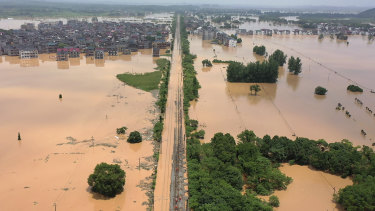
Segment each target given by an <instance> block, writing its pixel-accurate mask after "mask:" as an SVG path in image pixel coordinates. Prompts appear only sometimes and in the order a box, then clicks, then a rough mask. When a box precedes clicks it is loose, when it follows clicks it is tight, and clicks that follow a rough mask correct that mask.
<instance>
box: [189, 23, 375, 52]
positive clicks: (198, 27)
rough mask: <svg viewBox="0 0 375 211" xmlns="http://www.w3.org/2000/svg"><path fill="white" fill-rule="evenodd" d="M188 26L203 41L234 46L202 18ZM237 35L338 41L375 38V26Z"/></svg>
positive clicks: (242, 32)
mask: <svg viewBox="0 0 375 211" xmlns="http://www.w3.org/2000/svg"><path fill="white" fill-rule="evenodd" d="M232 20H233V16H232ZM187 22H188V26H189V27H190V33H192V34H198V35H201V36H202V39H203V40H214V42H215V43H218V44H223V45H226V46H231V45H234V40H235V39H233V38H232V37H231V36H229V35H227V34H225V33H224V32H221V31H219V30H218V29H217V28H216V27H214V26H212V25H211V24H210V22H208V21H205V20H204V19H202V18H197V17H194V16H192V17H190V18H189V19H188V21H187ZM236 34H240V35H266V36H272V35H290V34H294V35H336V36H337V38H338V39H345V38H347V35H366V36H369V37H370V36H371V37H374V36H375V26H372V27H371V26H370V27H351V26H345V25H342V24H328V23H320V24H316V25H314V27H313V28H311V29H304V28H299V27H297V26H296V28H295V29H285V27H284V29H277V28H274V29H270V28H263V29H256V30H255V29H254V30H252V29H236Z"/></svg>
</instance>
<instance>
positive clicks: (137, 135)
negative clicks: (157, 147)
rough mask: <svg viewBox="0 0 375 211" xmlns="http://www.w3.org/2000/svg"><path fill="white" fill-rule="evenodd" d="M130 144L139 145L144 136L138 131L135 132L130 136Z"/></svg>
mask: <svg viewBox="0 0 375 211" xmlns="http://www.w3.org/2000/svg"><path fill="white" fill-rule="evenodd" d="M128 142H129V143H139V142H142V136H141V134H140V133H139V132H138V131H133V132H131V133H130V134H129V138H128Z"/></svg>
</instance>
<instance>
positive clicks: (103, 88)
mask: <svg viewBox="0 0 375 211" xmlns="http://www.w3.org/2000/svg"><path fill="white" fill-rule="evenodd" d="M53 56H54V55H48V54H46V55H40V57H39V59H31V60H20V59H18V57H7V56H2V57H0V58H1V60H0V107H1V109H0V116H1V119H0V142H1V146H2V147H1V148H0V154H1V155H2V158H1V161H0V169H2V171H1V173H0V179H1V180H2V181H6V182H5V183H3V185H2V186H1V188H0V201H1V202H2V203H1V205H0V210H52V209H53V204H54V203H56V207H57V210H104V209H105V210H107V209H108V210H121V209H124V207H126V208H127V209H129V210H145V209H146V208H147V204H146V202H147V201H148V197H147V195H146V192H147V191H148V190H149V188H150V183H151V182H152V179H151V178H149V177H150V176H151V174H152V171H153V170H152V169H153V162H152V155H153V144H152V137H151V136H152V127H153V123H152V121H153V120H154V119H155V118H156V117H157V116H158V111H157V109H156V108H155V106H154V103H155V101H156V93H155V92H154V93H150V92H144V91H142V90H138V89H135V88H132V87H130V86H127V85H124V84H123V83H121V82H120V81H118V80H117V78H116V74H119V73H124V72H134V73H142V72H151V71H154V68H155V67H156V64H155V61H156V59H154V58H153V57H152V53H151V50H140V51H139V52H136V53H132V55H121V56H118V57H106V58H105V59H104V60H94V59H91V58H86V57H81V58H80V59H79V58H78V59H75V60H74V59H71V60H70V61H67V62H56V61H55V58H54V57H53ZM59 94H62V99H61V100H59ZM122 126H126V127H128V131H127V133H129V132H131V131H134V130H138V131H140V132H141V133H142V134H143V139H144V141H143V142H142V143H139V144H129V143H127V142H126V138H127V137H126V136H124V137H116V128H119V127H122ZM18 132H20V135H21V138H22V141H17V133H18ZM101 162H107V163H117V164H119V165H120V166H121V168H122V169H124V170H125V171H126V184H125V187H124V192H123V193H121V194H120V195H118V196H116V197H115V198H111V199H107V198H101V197H100V196H98V195H96V194H92V193H91V192H90V191H89V187H88V184H87V178H88V176H89V175H90V174H91V173H92V172H93V170H94V167H95V165H96V164H98V163H101ZM16 202H17V203H16Z"/></svg>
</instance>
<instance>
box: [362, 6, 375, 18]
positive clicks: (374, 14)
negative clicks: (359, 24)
mask: <svg viewBox="0 0 375 211" xmlns="http://www.w3.org/2000/svg"><path fill="white" fill-rule="evenodd" d="M358 17H361V18H375V8H373V9H369V10H366V11H363V12H361V13H359V14H358Z"/></svg>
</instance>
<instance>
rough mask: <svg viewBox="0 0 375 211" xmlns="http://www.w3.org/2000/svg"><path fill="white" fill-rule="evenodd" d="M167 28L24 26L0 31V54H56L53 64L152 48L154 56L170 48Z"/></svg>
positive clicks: (95, 24) (75, 22)
mask: <svg viewBox="0 0 375 211" xmlns="http://www.w3.org/2000/svg"><path fill="white" fill-rule="evenodd" d="M169 33H170V25H169V24H166V23H163V24H158V23H129V22H110V21H103V22H99V21H97V19H96V18H93V19H92V22H91V23H89V22H87V21H78V20H68V21H67V23H66V24H64V23H63V22H62V21H57V22H45V23H40V24H38V26H37V27H35V25H34V24H31V23H28V24H24V25H22V26H21V29H18V30H8V31H0V55H8V56H18V57H20V58H21V59H30V58H38V55H39V54H45V53H48V54H51V53H52V54H56V60H57V61H67V60H68V59H69V58H78V57H80V56H81V54H84V55H85V56H90V57H94V58H95V59H104V56H105V55H109V56H118V55H120V54H125V55H127V54H131V52H136V51H138V49H153V56H156V57H158V56H159V52H160V49H166V48H168V47H170V42H168V38H169Z"/></svg>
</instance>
